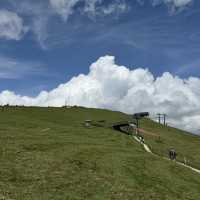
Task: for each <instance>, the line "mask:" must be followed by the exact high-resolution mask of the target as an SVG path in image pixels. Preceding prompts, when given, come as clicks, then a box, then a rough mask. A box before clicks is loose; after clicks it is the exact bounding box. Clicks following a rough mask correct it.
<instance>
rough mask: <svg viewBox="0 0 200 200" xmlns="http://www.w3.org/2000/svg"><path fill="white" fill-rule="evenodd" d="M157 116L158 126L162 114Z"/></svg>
mask: <svg viewBox="0 0 200 200" xmlns="http://www.w3.org/2000/svg"><path fill="white" fill-rule="evenodd" d="M157 115H158V123H159V124H160V119H161V115H162V114H160V113H158V114H157Z"/></svg>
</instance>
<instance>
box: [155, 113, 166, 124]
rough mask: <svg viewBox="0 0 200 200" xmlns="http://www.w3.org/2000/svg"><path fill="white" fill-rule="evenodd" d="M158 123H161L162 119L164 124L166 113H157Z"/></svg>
mask: <svg viewBox="0 0 200 200" xmlns="http://www.w3.org/2000/svg"><path fill="white" fill-rule="evenodd" d="M157 115H158V123H159V124H161V119H162V121H163V125H164V126H166V116H167V115H166V114H160V113H158V114H157Z"/></svg>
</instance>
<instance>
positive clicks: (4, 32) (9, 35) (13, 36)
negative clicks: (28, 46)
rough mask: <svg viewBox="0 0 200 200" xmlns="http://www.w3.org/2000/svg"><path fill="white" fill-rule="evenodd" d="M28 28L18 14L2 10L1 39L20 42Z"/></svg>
mask: <svg viewBox="0 0 200 200" xmlns="http://www.w3.org/2000/svg"><path fill="white" fill-rule="evenodd" d="M27 30H28V28H27V27H25V26H24V24H23V19H22V18H21V17H19V16H18V15H17V14H16V13H14V12H10V11H8V10H0V38H4V39H9V40H20V39H21V38H22V36H23V35H24V33H25V32H27Z"/></svg>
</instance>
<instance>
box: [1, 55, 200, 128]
mask: <svg viewBox="0 0 200 200" xmlns="http://www.w3.org/2000/svg"><path fill="white" fill-rule="evenodd" d="M199 88H200V79H199V78H194V77H193V78H192V77H191V78H188V79H185V80H183V79H181V78H179V77H174V76H172V75H171V74H170V73H168V72H166V73H164V74H163V75H162V76H160V77H157V78H154V76H153V75H152V74H151V73H150V72H149V71H148V70H147V69H142V68H138V69H134V70H130V69H128V68H127V67H124V66H118V65H116V64H115V61H114V57H112V56H105V57H101V58H99V59H98V60H97V62H95V63H93V64H92V65H91V66H90V72H89V73H88V74H87V75H83V74H80V75H79V76H77V77H73V78H72V79H71V80H70V81H69V82H67V83H64V84H61V85H59V86H58V87H57V88H55V89H53V90H52V91H49V92H47V91H42V92H41V93H40V94H39V95H38V96H37V97H35V98H31V97H26V96H20V95H16V94H15V93H13V92H11V91H3V92H1V93H0V104H7V103H9V104H11V105H26V106H29V105H34V106H62V105H64V104H65V102H66V101H67V103H68V104H70V105H80V106H86V107H95V108H108V109H112V110H120V111H123V112H126V113H134V112H140V111H149V112H151V113H152V114H155V113H157V112H160V113H166V114H167V115H168V119H169V123H170V124H173V125H175V126H177V127H180V128H183V129H186V130H190V131H193V132H197V130H198V129H200V124H199V120H200V90H199Z"/></svg>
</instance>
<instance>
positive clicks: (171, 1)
mask: <svg viewBox="0 0 200 200" xmlns="http://www.w3.org/2000/svg"><path fill="white" fill-rule="evenodd" d="M138 1H142V0H138ZM193 1H194V0H151V2H152V5H153V6H157V5H159V4H161V3H164V4H166V6H167V7H168V8H169V11H170V12H171V14H173V13H175V12H177V11H182V10H183V9H185V8H186V7H187V6H189V5H191V4H192V3H193Z"/></svg>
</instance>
